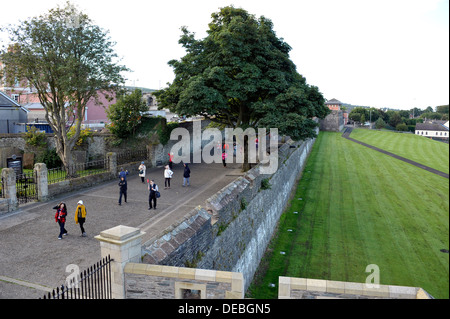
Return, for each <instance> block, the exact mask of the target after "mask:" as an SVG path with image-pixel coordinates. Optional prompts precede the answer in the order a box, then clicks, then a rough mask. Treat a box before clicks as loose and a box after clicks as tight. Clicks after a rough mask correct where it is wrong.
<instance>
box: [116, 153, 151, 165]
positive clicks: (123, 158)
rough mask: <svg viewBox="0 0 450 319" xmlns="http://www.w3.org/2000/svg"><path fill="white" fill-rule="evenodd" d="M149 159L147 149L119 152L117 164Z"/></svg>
mask: <svg viewBox="0 0 450 319" xmlns="http://www.w3.org/2000/svg"><path fill="white" fill-rule="evenodd" d="M145 159H147V150H139V151H126V152H122V153H119V154H117V165H118V166H119V165H123V164H126V163H132V162H139V161H143V160H145Z"/></svg>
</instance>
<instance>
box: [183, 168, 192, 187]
mask: <svg viewBox="0 0 450 319" xmlns="http://www.w3.org/2000/svg"><path fill="white" fill-rule="evenodd" d="M183 165H184V172H183V187H184V186H185V185H186V186H189V185H190V184H189V177H191V170H190V169H189V166H188V164H186V163H183Z"/></svg>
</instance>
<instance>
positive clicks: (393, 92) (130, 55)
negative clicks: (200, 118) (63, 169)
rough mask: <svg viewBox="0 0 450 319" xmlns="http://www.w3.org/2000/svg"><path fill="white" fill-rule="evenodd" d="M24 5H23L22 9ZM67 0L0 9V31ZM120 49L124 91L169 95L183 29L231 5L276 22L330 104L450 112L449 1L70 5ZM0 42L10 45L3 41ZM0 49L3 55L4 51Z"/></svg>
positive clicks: (89, 0) (1, 37) (84, 0)
mask: <svg viewBox="0 0 450 319" xmlns="http://www.w3.org/2000/svg"><path fill="white" fill-rule="evenodd" d="M18 3H19V4H20V7H18ZM64 3H65V1H64V0H39V1H36V0H22V1H20V2H14V1H2V3H1V5H0V26H5V25H7V24H13V25H17V24H18V23H19V21H23V20H26V19H27V18H29V17H34V16H39V15H41V14H44V13H46V12H47V11H48V10H49V9H51V8H55V7H56V6H58V5H61V6H63V5H64ZM71 3H73V4H74V5H75V6H76V7H77V8H78V9H80V10H81V11H83V12H84V13H86V14H87V15H88V16H89V17H90V18H91V19H92V20H93V22H94V23H95V24H97V25H98V26H100V27H101V28H103V29H105V30H109V35H110V37H111V39H112V40H113V41H115V42H116V46H115V47H114V48H115V51H116V53H117V54H118V55H119V56H120V57H121V61H120V63H121V64H124V65H125V66H127V67H128V68H129V69H131V70H132V71H133V72H131V73H126V74H124V76H125V77H126V78H127V82H126V85H129V86H137V87H145V88H149V89H161V88H164V87H167V84H168V83H170V82H172V81H173V79H174V73H173V69H172V68H171V67H170V66H169V65H168V64H167V62H168V61H170V60H172V59H177V60H178V59H180V58H181V57H182V56H184V55H185V51H184V49H183V48H182V47H181V45H180V44H179V43H178V40H179V38H180V36H181V27H182V26H186V27H187V29H188V30H189V31H191V32H194V33H195V34H196V38H197V39H201V38H204V37H205V36H206V31H207V30H208V24H209V23H210V22H211V20H212V19H211V14H212V13H214V12H218V11H219V8H222V7H225V6H228V5H233V6H234V7H236V8H243V9H245V10H247V11H248V12H249V13H251V14H253V15H255V16H256V17H260V16H264V17H266V18H268V19H270V20H272V22H273V25H274V30H275V32H276V34H277V36H278V37H280V38H283V39H284V41H285V42H286V43H287V44H289V45H290V46H291V47H292V50H291V52H290V58H291V60H292V61H293V62H294V63H295V65H296V66H297V71H298V72H299V73H300V74H302V75H303V76H304V77H305V78H306V81H307V83H308V84H310V85H314V86H317V87H318V88H319V90H320V92H322V94H323V96H324V97H325V98H326V99H328V100H330V99H332V98H336V99H338V100H340V101H341V102H343V103H348V104H353V105H361V106H371V107H376V108H385V107H386V108H391V109H405V110H408V109H411V108H413V107H418V108H420V109H425V108H426V107H427V106H432V107H433V108H434V107H436V106H438V105H447V104H449V0H277V1H269V0H227V1H225V0H189V1H187V0H167V1H161V0H159V1H154V0H147V1H142V0H139V1H138V0H127V1H123V0H120V1H118V0H108V1H106V0H72V1H71ZM0 41H2V42H3V43H2V44H4V43H7V42H8V38H7V35H6V34H1V33H0ZM2 44H0V47H1V46H2Z"/></svg>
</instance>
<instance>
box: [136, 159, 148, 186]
mask: <svg viewBox="0 0 450 319" xmlns="http://www.w3.org/2000/svg"><path fill="white" fill-rule="evenodd" d="M138 170H139V177H140V178H141V181H142V184H144V183H145V171H146V170H147V167H145V164H144V162H141V165H139V168H138Z"/></svg>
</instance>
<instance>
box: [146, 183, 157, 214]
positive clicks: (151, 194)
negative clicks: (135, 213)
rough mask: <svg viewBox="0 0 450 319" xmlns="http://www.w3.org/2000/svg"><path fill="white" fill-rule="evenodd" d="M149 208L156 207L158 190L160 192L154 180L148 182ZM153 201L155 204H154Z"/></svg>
mask: <svg viewBox="0 0 450 319" xmlns="http://www.w3.org/2000/svg"><path fill="white" fill-rule="evenodd" d="M148 191H149V194H148V206H149V207H148V209H149V210H150V209H152V208H153V209H156V192H158V191H159V190H158V185H156V184H155V182H154V181H153V180H151V181H150V183H149V184H148ZM152 202H153V205H152Z"/></svg>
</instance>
